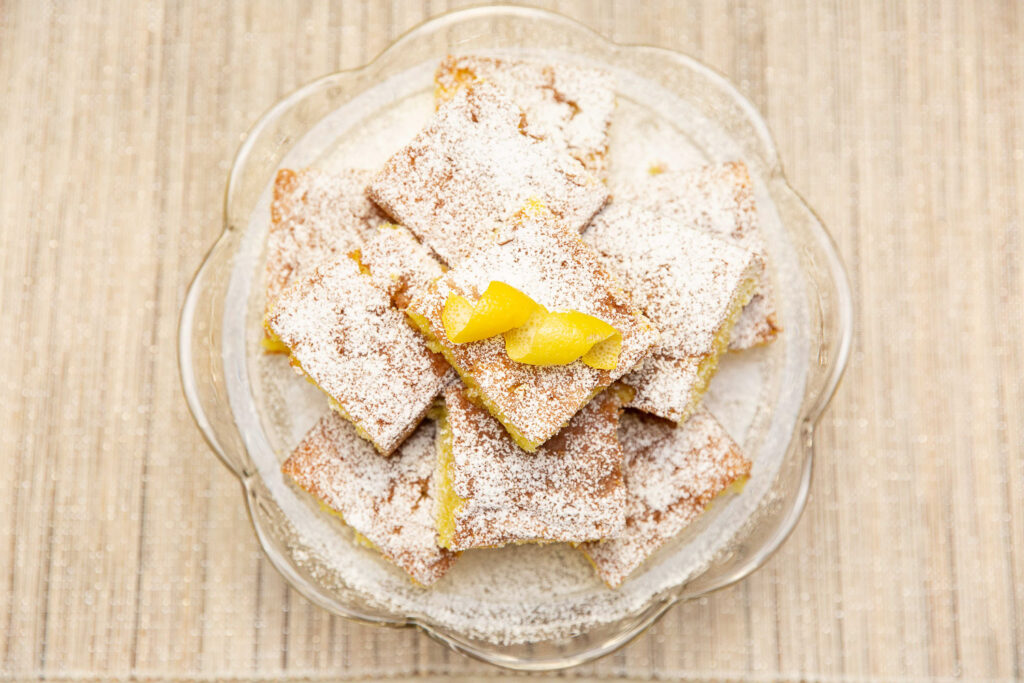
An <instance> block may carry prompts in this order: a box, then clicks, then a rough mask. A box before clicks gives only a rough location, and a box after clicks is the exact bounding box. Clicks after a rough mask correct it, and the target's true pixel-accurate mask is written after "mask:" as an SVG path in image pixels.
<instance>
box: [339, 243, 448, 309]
mask: <svg viewBox="0 0 1024 683" xmlns="http://www.w3.org/2000/svg"><path fill="white" fill-rule="evenodd" d="M356 257H357V258H358V260H359V263H360V264H361V265H362V266H363V268H364V269H365V270H366V271H368V272H369V274H370V276H371V277H372V278H373V280H374V282H376V283H377V285H379V286H380V287H381V288H383V289H384V290H386V291H387V293H388V294H389V295H391V300H392V302H394V304H395V306H396V307H397V308H399V309H404V308H405V307H406V306H408V305H409V301H410V300H411V299H412V297H413V295H414V294H415V293H416V292H418V291H419V290H421V289H423V288H424V287H426V286H427V285H429V284H430V283H431V282H433V281H434V280H436V279H437V278H439V277H441V276H442V275H444V270H445V269H444V266H442V265H441V262H440V261H439V260H438V259H437V256H436V255H435V254H434V252H433V250H431V249H430V248H429V247H427V246H426V245H424V244H422V243H421V242H420V241H419V240H417V239H416V236H415V235H413V234H412V232H411V231H409V229H408V228H405V227H403V226H401V225H394V224H393V223H382V224H381V225H380V226H378V227H377V229H376V231H375V232H374V234H373V235H372V236H371V237H370V239H369V240H368V241H367V242H366V244H365V245H364V246H363V248H362V249H360V250H358V252H357V253H356Z"/></svg>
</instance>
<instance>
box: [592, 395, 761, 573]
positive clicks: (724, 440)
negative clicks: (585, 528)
mask: <svg viewBox="0 0 1024 683" xmlns="http://www.w3.org/2000/svg"><path fill="white" fill-rule="evenodd" d="M619 439H620V442H621V444H622V450H623V453H624V456H625V461H624V462H625V465H624V477H625V481H626V525H625V527H624V528H623V529H622V531H620V532H619V533H618V534H616V535H614V536H612V537H611V538H606V539H604V540H601V541H596V542H589V543H584V544H582V545H581V546H579V547H580V550H582V551H583V552H584V553H585V554H586V555H587V557H589V558H590V560H591V562H593V564H594V567H595V568H596V569H597V573H598V574H599V575H600V576H601V578H602V579H603V580H604V582H605V583H607V584H608V586H610V587H611V588H615V587H616V586H618V585H619V584H621V583H622V582H623V580H625V579H626V577H627V576H629V575H630V574H631V573H632V572H633V571H634V570H636V568H637V567H639V566H640V565H641V564H642V563H643V562H644V560H646V559H647V558H648V557H650V556H651V554H652V553H654V551H656V550H657V549H658V548H660V547H661V546H663V545H664V544H665V543H666V542H668V541H669V539H671V538H673V537H674V536H676V535H677V534H679V533H680V532H681V531H682V530H683V529H684V528H685V527H686V526H687V525H689V524H690V523H691V522H693V520H694V519H696V518H697V517H698V516H699V515H700V514H701V513H702V512H703V511H704V509H705V508H706V507H707V506H708V504H709V503H710V502H711V501H712V499H714V498H715V497H716V496H718V495H719V494H720V493H722V492H723V491H724V490H726V489H727V488H729V487H730V486H732V485H733V484H736V483H739V482H741V481H744V480H745V479H746V478H747V477H748V476H749V475H750V468H751V464H750V462H749V461H748V460H747V459H746V458H744V457H743V455H742V453H740V449H739V447H738V446H737V445H736V443H735V442H734V441H733V440H732V438H730V436H729V434H728V433H727V432H726V431H725V429H724V428H723V427H722V425H721V424H719V423H718V420H716V419H715V417H714V416H713V415H712V414H711V413H710V412H708V410H707V409H706V408H704V407H701V408H698V409H697V411H696V412H695V413H694V414H693V415H692V416H691V417H690V419H689V420H687V421H686V422H685V423H684V424H682V425H680V426H678V427H677V426H675V425H673V424H672V423H671V422H667V421H664V420H660V419H659V418H656V417H652V416H649V415H642V414H632V413H627V414H625V415H623V416H622V421H621V423H620V427H619Z"/></svg>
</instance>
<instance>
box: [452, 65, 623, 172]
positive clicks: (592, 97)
mask: <svg viewBox="0 0 1024 683" xmlns="http://www.w3.org/2000/svg"><path fill="white" fill-rule="evenodd" d="M434 80H435V82H436V83H437V86H438V87H437V96H438V98H439V99H440V100H441V101H445V100H448V99H450V98H451V97H453V96H454V95H455V93H456V92H457V91H458V89H459V88H460V87H462V86H464V85H465V84H467V83H470V82H473V81H479V80H484V81H488V82H490V83H493V84H494V85H496V86H498V87H499V88H501V89H502V90H504V91H505V92H506V93H508V95H509V96H510V97H511V99H512V100H513V101H514V102H515V103H516V104H517V105H519V106H520V107H521V108H522V110H523V113H524V114H525V115H526V126H525V132H526V133H527V135H529V136H530V137H534V138H538V139H542V140H549V141H551V142H552V143H553V144H554V145H555V146H556V147H558V148H559V149H564V150H566V151H568V153H569V154H571V155H572V156H573V158H575V159H576V160H577V161H579V162H580V163H581V164H583V166H584V167H585V168H586V169H587V170H589V171H591V172H592V173H594V174H596V175H599V176H600V175H602V174H603V173H604V171H605V167H606V156H607V154H608V130H609V128H610V126H611V122H612V112H613V111H614V110H615V91H614V88H613V86H614V79H612V77H611V74H609V73H608V72H607V71H604V70H602V69H592V68H587V67H582V66H578V65H575V64H569V63H565V62H556V63H551V62H544V61H540V60H532V59H515V58H511V57H502V56H498V55H460V56H448V57H447V58H446V59H445V60H443V61H442V62H441V66H440V67H439V68H438V70H437V74H436V75H435V77H434Z"/></svg>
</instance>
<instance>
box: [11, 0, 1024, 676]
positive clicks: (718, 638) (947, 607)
mask: <svg viewBox="0 0 1024 683" xmlns="http://www.w3.org/2000/svg"><path fill="white" fill-rule="evenodd" d="M453 4H454V3H453ZM541 4H551V3H541ZM551 5H552V7H554V8H555V9H558V10H560V11H561V12H563V13H565V14H568V15H571V16H574V17H577V18H579V19H581V20H582V21H584V22H585V23H587V24H589V25H590V26H592V27H594V28H595V29H597V30H598V31H600V32H602V33H604V34H605V35H607V36H609V37H611V38H613V39H614V40H617V41H621V42H636V43H650V44H654V45H661V46H665V47H670V48H675V49H679V50H682V51H684V52H687V53H690V54H692V55H694V56H696V57H698V58H699V59H701V60H703V61H705V62H706V63H708V64H710V65H712V66H714V67H715V68H717V69H719V70H721V71H722V72H724V73H725V74H727V75H728V76H729V77H730V78H732V79H733V80H734V81H735V82H736V83H737V84H738V85H739V87H740V88H741V90H743V91H744V92H745V93H746V94H747V95H748V96H749V97H750V98H751V99H752V100H753V101H754V103H755V104H756V105H757V106H758V107H759V108H760V110H761V111H762V112H763V113H764V114H765V116H766V117H767V119H768V122H769V124H770V125H771V128H772V130H773V131H774V133H775V136H776V139H777V141H778V145H779V148H780V153H781V156H782V159H783V162H784V165H785V167H786V168H787V170H788V173H789V175H790V177H791V180H792V183H793V185H794V186H795V187H796V188H797V189H798V190H799V191H800V192H801V193H802V194H803V195H805V196H806V197H807V199H808V200H809V202H810V204H811V205H812V206H813V207H815V208H816V210H817V211H818V212H819V213H820V214H821V216H822V217H823V219H824V221H825V223H826V224H827V225H828V226H829V227H830V228H831V231H832V233H833V234H834V235H835V238H836V240H837V242H838V244H839V248H840V251H841V253H842V255H843V257H844V258H845V260H846V263H847V265H848V267H849V271H850V276H851V279H852V283H853V287H854V290H855V300H856V314H857V319H858V323H859V325H858V329H857V335H856V340H855V345H854V350H853V355H852V359H851V363H850V367H849V369H848V371H847V374H846V378H845V381H844V384H843V385H842V386H841V387H840V391H839V394H838V396H837V397H836V399H835V401H834V402H833V404H832V407H831V409H830V411H829V413H828V415H827V417H826V418H825V419H824V422H823V425H822V427H821V430H820V437H819V438H820V444H821V448H820V453H819V456H818V460H817V464H816V468H815V472H814V485H813V493H812V497H811V500H810V504H809V505H808V508H807V511H806V513H805V514H804V517H803V519H802V521H801V522H800V525H799V526H798V528H797V529H796V532H795V533H794V534H793V536H792V538H791V539H790V541H789V542H788V544H787V545H786V546H785V547H784V548H783V549H782V550H781V551H780V552H779V553H778V554H777V555H776V556H775V557H774V558H773V559H772V560H771V561H770V562H769V563H768V565H767V566H766V567H765V568H764V569H762V570H761V571H760V572H758V573H757V574H755V575H754V576H752V577H751V578H750V579H748V580H746V581H744V582H742V583H741V584H739V585H738V586H735V587H733V588H730V589H728V590H725V591H722V592H720V593H718V594H716V595H714V596H712V597H709V598H707V599H704V600H700V601H698V602H695V603H692V604H687V605H685V606H682V607H677V608H675V609H674V610H672V611H671V612H670V613H669V614H668V615H667V616H666V617H665V618H664V619H663V620H662V621H661V622H660V623H659V624H658V625H657V626H655V627H654V628H653V629H651V630H650V632H648V633H647V634H646V635H644V636H642V637H640V638H638V639H637V640H636V641H635V642H634V643H633V644H631V645H629V646H628V647H626V648H625V649H624V650H622V651H620V652H618V653H616V654H614V655H612V656H610V657H607V658H606V659H604V660H602V661H600V662H597V663H595V664H593V665H590V666H586V667H583V668H582V669H580V670H577V671H574V672H572V673H571V675H573V676H587V677H595V678H610V677H616V676H629V677H634V678H640V679H645V678H650V677H663V678H675V677H693V678H710V677H718V678H748V677H749V678H754V679H758V680H768V679H774V678H777V677H780V678H801V677H802V678H812V679H824V680H829V681H831V680H846V679H861V678H867V677H870V678H877V679H878V680H896V679H904V678H915V679H916V678H922V677H942V678H945V677H957V676H961V677H963V678H965V679H970V680H977V679H984V678H998V679H1009V678H1012V677H1015V676H1021V675H1024V674H1022V672H1024V6H1021V5H1019V4H1017V3H1015V2H1013V1H1012V0H1007V1H1005V2H995V1H992V2H955V1H946V2H908V3H900V2H895V3H893V2H864V3H860V2H853V1H845V0H844V1H828V0H826V1H825V2H820V1H818V0H806V1H805V2H800V1H789V0H786V1H783V0H773V1H771V2H765V3H762V2H754V1H748V2H728V3H720V2H717V1H715V0H709V1H707V2H690V3H678V4H677V3H658V2H644V3H631V2H621V3H597V2H560V3H553V4H551ZM446 9H448V3H445V2H429V3H422V4H421V3H414V2H392V3H377V2H372V3H366V4H358V3H339V4H333V5H331V4H324V3H319V2H301V3H279V2H258V3H241V2H239V3H206V2H168V3H166V5H162V4H159V3H154V4H144V3H139V2H131V1H124V2H110V3H101V2H94V3H88V2H76V3H72V2H57V3H52V4H51V3H49V2H34V1H31V0H24V1H22V2H18V1H11V0H7V1H5V2H0V170H2V179H0V330H2V331H3V335H4V338H5V341H6V345H7V349H8V350H7V353H4V354H2V356H0V397H2V399H3V406H4V407H3V410H2V411H0V465H2V466H0V672H2V673H0V678H4V677H10V678H20V677H27V678H43V679H49V678H52V679H82V678H89V677H98V678H104V679H127V678H129V677H131V676H133V675H134V676H139V677H146V678H152V679H161V678H175V679H179V678H186V679H188V678H192V679H200V680H208V679H214V678H218V677H234V678H248V677H253V676H258V677H261V678H265V679H273V680H277V679H283V678H296V679H298V678H311V679H314V680H320V679H324V680H328V679H333V678H344V677H350V678H358V677H365V678H378V677H382V676H393V677H402V676H413V675H417V674H422V675H431V676H443V675H444V674H445V673H447V672H457V673H460V674H474V672H478V673H480V674H485V673H486V674H493V671H492V670H491V669H489V668H487V667H485V666H484V665H480V664H476V663H472V662H469V661H468V660H466V659H464V658H462V657H460V656H458V655H455V654H453V653H450V652H448V651H446V650H445V649H444V648H443V647H441V646H439V645H437V644H435V643H434V642H432V641H430V640H428V639H427V638H426V637H424V636H421V635H419V634H418V633H416V632H413V631H409V630H404V631H402V630H398V631H396V630H384V629H376V628H371V627H367V626H360V625H356V624H352V623H349V622H347V621H345V620H343V619H339V618H334V617H331V616H328V615H327V614H326V613H324V612H323V611H321V610H320V609H318V608H316V607H313V606H312V605H311V604H309V603H307V602H306V601H305V600H304V599H303V598H301V597H300V596H299V595H297V594H296V593H295V592H293V591H291V590H289V589H288V587H287V586H286V585H285V583H284V582H283V580H282V579H281V578H280V577H279V576H278V575H277V574H276V573H275V572H274V570H273V569H272V568H271V567H270V565H269V564H268V563H267V562H266V561H265V560H263V559H262V557H261V555H260V551H259V549H258V548H257V545H256V542H255V540H254V538H253V535H252V533H251V530H250V527H249V522H248V520H247V518H246V515H245V512H244V510H243V508H242V505H241V499H240V496H239V490H238V485H237V483H236V481H235V480H234V478H233V477H232V476H231V475H230V474H228V472H227V470H226V469H224V468H223V467H222V466H221V465H220V464H218V463H217V462H216V461H215V459H214V458H213V456H212V455H211V454H210V453H209V451H208V450H207V448H206V446H205V445H204V443H203V441H202V440H201V438H200V436H199V434H198V432H197V431H196V430H195V429H194V428H193V425H192V422H191V419H190V417H189V415H188V412H187V410H186V408H185V404H184V400H183V399H182V396H181V392H180V389H179V386H178V378H177V366H176V361H175V326H176V323H177V317H178V309H179V306H180V304H181V301H182V297H183V294H184V291H185V287H186V285H187V283H188V281H189V278H190V277H191V275H192V273H193V270H194V269H195V268H196V267H197V266H198V264H199V262H200V259H201V258H202V256H203V253H204V252H205V250H206V249H207V248H208V247H209V246H210V244H211V243H212V242H213V240H214V238H215V237H216V236H217V233H218V231H219V230H220V225H219V217H220V206H221V195H222V192H223V189H224V181H225V176H226V173H227V171H228V166H229V163H230V161H231V158H232V155H233V154H234V152H235V149H236V147H237V146H238V144H239V140H240V135H241V133H242V132H244V131H245V130H246V129H247V128H248V126H249V125H250V124H252V123H253V122H254V121H255V120H256V118H257V117H258V116H259V115H260V114H261V113H262V112H263V111H264V110H265V109H266V108H267V107H268V106H270V105H271V104H272V103H273V102H274V101H275V100H277V99H278V98H279V97H281V96H282V95H283V94H285V93H287V92H288V91H290V90H291V89H293V88H295V87H296V86H298V85H300V84H301V83H303V82H305V81H308V80H310V79H312V78H314V77H316V76H319V75H322V74H324V73H327V72H330V71H333V70H336V69H339V68H347V67H354V66H358V65H359V64H361V63H363V62H364V61H366V60H368V59H369V58H371V57H372V56H373V55H374V54H376V53H377V52H378V51H380V50H381V49H383V48H384V47H385V46H386V45H387V44H388V43H389V42H390V41H391V40H392V39H393V38H394V37H395V36H397V35H398V34H399V33H400V32H402V31H404V30H406V29H407V28H409V27H411V26H412V25H414V24H416V23H418V22H420V21H421V20H423V19H425V18H426V17H428V16H431V15H434V14H438V13H440V12H442V11H444V10H446Z"/></svg>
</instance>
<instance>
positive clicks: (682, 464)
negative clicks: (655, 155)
mask: <svg viewBox="0 0 1024 683" xmlns="http://www.w3.org/2000/svg"><path fill="white" fill-rule="evenodd" d="M436 104H437V106H436V111H435V113H434V115H433V117H432V118H431V120H430V121H429V123H428V124H427V126H426V127H425V128H424V129H423V130H422V131H421V132H420V133H419V134H418V135H417V136H416V137H415V138H414V139H413V140H412V141H411V142H409V143H408V144H407V145H406V146H405V147H403V148H402V149H401V150H400V151H398V152H397V153H395V154H394V155H393V156H392V157H391V158H390V159H389V160H388V161H387V163H386V164H385V166H384V167H383V168H380V169H372V170H363V169H349V170H344V171H334V170H332V171H326V170H322V169H317V168H307V169H303V170H297V171H296V170H281V171H279V173H278V175H277V178H276V182H275V185H274V197H273V203H272V207H271V227H270V231H269V235H268V244H267V261H266V295H267V305H266V316H265V337H264V339H263V340H262V341H263V346H264V348H265V350H266V351H267V352H268V353H287V354H289V356H290V359H291V364H292V365H293V366H294V368H295V369H296V371H297V372H299V373H300V374H301V375H303V376H304V377H305V378H306V379H308V380H309V381H311V382H313V383H314V384H315V385H316V386H317V387H319V388H320V389H321V390H322V391H323V392H324V393H325V394H326V395H327V402H328V403H329V405H330V407H331V408H332V410H330V411H328V410H326V409H325V416H324V417H323V418H322V419H321V420H320V421H319V422H318V423H317V424H316V425H315V426H314V427H313V428H312V429H311V430H310V432H309V433H308V434H307V435H306V436H305V437H304V438H303V439H302V441H301V443H300V444H299V445H298V446H297V447H296V448H295V450H294V451H293V452H292V453H291V454H290V456H289V457H288V458H287V460H286V461H285V463H284V465H283V471H284V472H285V473H286V474H287V475H288V476H289V477H291V479H292V480H294V482H295V483H296V484H297V485H298V486H300V487H301V488H302V489H304V490H306V491H308V492H309V493H310V494H312V495H313V496H315V497H316V498H317V499H318V500H319V501H320V503H322V505H323V506H325V507H326V508H327V509H329V511H331V512H333V513H335V514H336V515H338V516H340V517H341V519H342V520H343V521H344V523H345V524H347V525H349V526H350V527H351V528H352V529H353V530H354V531H355V534H356V538H357V540H359V541H360V542H363V543H365V544H367V545H369V546H371V547H372V548H375V549H376V550H377V551H379V552H380V553H381V554H382V555H383V556H384V557H385V558H387V559H388V560H390V561H391V562H393V563H394V564H395V565H397V566H398V567H400V568H401V569H403V570H405V571H406V572H407V573H408V574H409V575H410V576H411V577H412V579H413V580H414V581H415V582H417V583H418V584H421V585H423V586H429V585H430V584H432V583H434V582H435V581H437V580H439V579H440V578H441V577H442V576H443V575H444V574H445V573H446V572H447V571H448V570H449V569H450V568H451V567H452V565H453V563H454V562H455V561H456V559H457V557H458V555H459V553H460V552H462V551H464V550H469V549H473V548H494V547H499V546H503V545H506V544H518V543H528V542H559V543H569V544H572V545H573V546H574V547H576V548H578V549H579V550H580V551H582V552H583V553H585V554H586V556H587V557H588V558H589V559H590V560H591V562H592V563H593V565H594V567H595V569H596V571H597V573H598V575H600V577H601V579H603V580H604V582H605V583H607V585H608V586H610V587H613V588H614V587H616V586H618V585H619V584H620V583H622V581H624V580H625V579H626V577H627V576H628V575H629V574H630V573H631V572H633V571H634V570H635V569H636V568H637V567H638V566H639V565H640V564H641V563H642V562H644V560H645V559H646V558H648V557H649V556H650V555H651V554H652V553H653V552H655V551H656V550H657V549H658V548H659V547H660V546H662V545H663V544H664V543H666V542H667V541H668V540H669V539H671V538H672V537H673V536H675V535H677V534H679V533H680V531H681V530H682V529H683V528H684V527H685V526H687V525H688V524H689V523H691V522H692V521H693V520H694V519H695V518H696V517H697V516H698V515H700V513H701V512H702V511H703V510H704V509H705V508H706V507H707V506H708V504H709V503H710V502H711V500H712V499H713V498H714V497H715V496H717V495H718V494H720V493H721V492H723V491H724V490H726V489H727V488H730V487H731V486H732V485H734V484H737V483H742V482H743V481H745V479H746V478H747V477H748V476H749V473H750V468H751V465H750V462H749V461H748V460H747V459H746V458H745V457H744V455H743V454H742V453H741V452H740V449H739V448H738V446H737V444H736V443H735V442H734V441H733V439H732V438H730V436H729V434H727V433H726V431H725V430H724V429H723V428H722V426H721V425H720V424H719V423H718V421H717V420H716V419H715V417H714V416H713V415H712V414H711V413H710V412H709V411H708V410H707V409H706V408H704V407H702V406H701V402H700V401H701V395H702V394H703V393H704V391H705V390H706V389H707V386H708V383H709V381H710V380H711V378H712V376H713V374H714V372H715V368H716V365H717V362H718V359H719V356H720V355H721V354H722V353H724V352H726V351H729V352H738V351H742V350H744V349H748V348H751V347H753V346H757V345H761V344H765V343H767V342H770V341H771V340H772V339H773V338H774V337H775V336H776V335H777V334H778V332H779V328H778V325H777V323H776V315H775V306H774V298H773V294H772V291H771V289H770V288H769V284H768V281H767V279H766V278H764V277H763V274H764V269H765V263H764V259H765V249H764V245H763V242H762V239H761V236H760V234H759V232H758V221H757V213H756V209H755V206H754V201H753V195H752V190H751V183H750V178H749V176H748V173H747V169H746V167H745V166H744V164H743V163H741V162H732V163H720V164H715V165H711V166H707V167H704V168H700V169H697V170H686V171H681V170H671V169H669V170H665V169H661V168H658V169H656V171H657V172H655V171H652V172H651V173H650V174H649V175H648V176H646V177H644V178H643V179H642V180H641V181H639V182H636V183H634V184H633V185H630V186H628V187H621V188H616V196H615V198H614V199H613V200H612V199H611V198H610V196H609V192H608V189H607V188H606V185H605V182H604V178H605V176H606V174H607V169H608V166H609V164H610V163H613V162H614V159H609V156H608V134H609V128H610V126H611V123H612V118H613V112H614V108H615V96H614V82H613V79H612V77H611V76H610V74H608V73H605V72H603V71H600V70H596V69H592V68H586V67H581V66H578V65H575V64H569V63H546V62H539V61H531V60H524V59H518V58H515V59H512V58H505V57H500V56H497V57H496V56H486V55H474V56H459V57H448V58H447V59H445V60H444V61H443V62H442V63H441V65H440V67H439V69H438V71H437V74H436Z"/></svg>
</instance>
